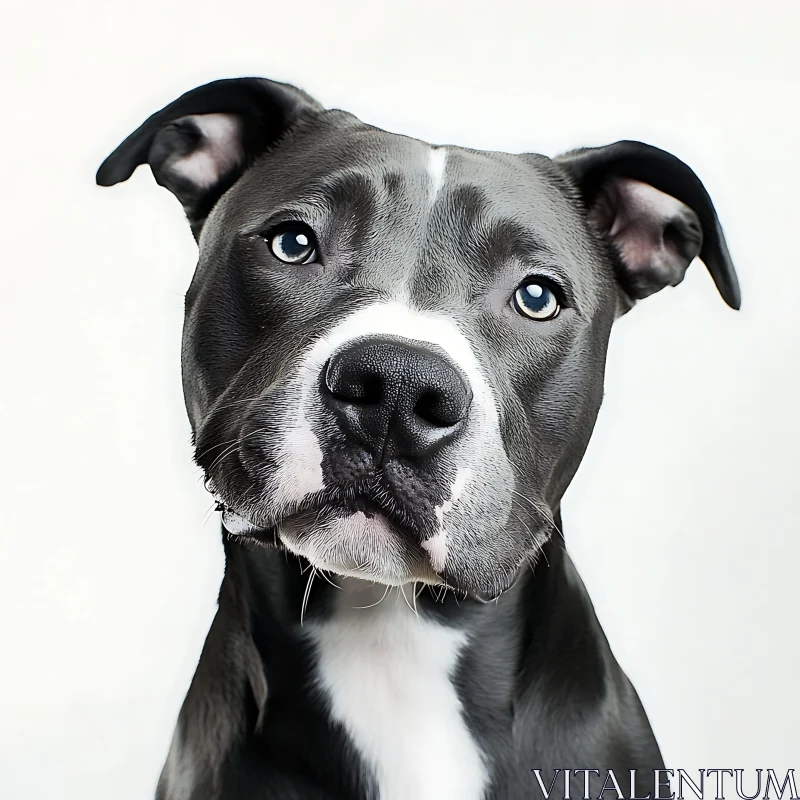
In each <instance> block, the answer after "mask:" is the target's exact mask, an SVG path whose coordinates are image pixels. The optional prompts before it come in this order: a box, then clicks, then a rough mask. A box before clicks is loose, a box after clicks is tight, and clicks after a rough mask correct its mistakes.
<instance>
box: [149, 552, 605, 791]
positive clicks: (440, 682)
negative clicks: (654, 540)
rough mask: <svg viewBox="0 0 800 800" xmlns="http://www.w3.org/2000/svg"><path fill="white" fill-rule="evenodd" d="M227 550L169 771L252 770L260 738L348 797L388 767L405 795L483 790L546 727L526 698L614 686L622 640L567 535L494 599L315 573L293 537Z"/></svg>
mask: <svg viewBox="0 0 800 800" xmlns="http://www.w3.org/2000/svg"><path fill="white" fill-rule="evenodd" d="M225 549H226V572H225V578H224V580H223V585H222V589H221V592H220V601H219V612H218V614H217V617H216V618H215V621H214V624H213V625H212V628H211V631H210V633H209V635H208V639H207V642H206V646H205V649H204V653H203V656H202V658H201V660H200V665H199V667H198V671H197V674H196V676H195V679H194V681H193V683H192V686H191V688H190V691H189V694H188V695H187V699H186V703H185V704H184V707H183V709H182V712H181V718H180V721H179V724H178V727H177V729H176V734H175V738H174V740H173V747H172V750H171V751H170V757H169V759H168V760H167V765H166V766H165V770H164V775H163V776H162V782H164V785H165V786H168V785H173V784H174V785H177V784H178V783H180V782H181V780H182V775H183V774H184V773H183V772H182V770H184V771H185V770H187V769H189V768H187V767H186V765H187V764H189V765H190V767H191V765H198V764H202V765H203V766H204V768H205V769H207V770H208V772H207V774H205V777H204V775H202V774H199V773H197V774H195V772H192V771H191V770H192V769H196V767H191V769H190V770H189V771H190V773H191V781H190V782H192V783H196V782H198V781H202V780H208V781H210V780H218V779H219V778H218V776H219V775H221V774H222V772H223V771H226V769H228V768H230V769H231V770H233V773H231V774H234V775H238V774H240V773H241V774H244V771H243V769H242V766H241V761H239V760H237V759H240V758H242V757H243V756H242V755H241V753H242V752H245V751H246V752H249V753H252V754H255V755H254V760H255V761H256V762H257V763H262V764H263V763H271V764H273V765H275V767H276V770H278V771H279V770H282V769H284V766H282V765H291V769H292V771H293V774H294V777H293V779H292V780H295V781H296V780H298V778H297V775H298V774H300V775H305V776H307V778H308V780H309V781H310V784H309V785H310V786H312V785H320V786H324V785H327V786H329V787H330V788H331V791H332V792H333V793H335V792H337V791H338V792H339V793H340V794H343V795H345V796H373V795H374V794H375V790H376V786H375V783H376V781H377V782H378V783H379V784H380V786H379V788H380V796H381V797H382V798H384V797H385V798H389V800H392V799H393V798H404V797H429V796H430V797H434V796H435V797H436V798H437V800H441V798H451V797H452V798H464V797H477V796H480V791H481V789H480V787H482V786H485V785H486V781H487V780H488V774H489V773H492V774H494V775H495V778H494V780H496V770H497V769H498V768H499V767H498V764H501V763H509V759H512V760H513V757H514V754H515V753H517V754H521V753H523V752H529V751H530V749H531V747H533V746H534V745H535V743H536V742H537V741H538V740H537V737H538V736H539V735H540V733H539V732H538V729H537V728H535V727H534V728H531V729H530V730H527V729H520V728H519V724H518V720H519V719H520V718H523V717H524V716H525V715H521V714H520V709H521V708H523V707H526V708H528V709H537V708H540V709H545V708H547V707H548V704H549V702H550V698H552V695H553V693H554V692H555V693H558V692H563V687H564V686H565V685H568V684H569V683H570V682H571V681H578V680H579V681H580V683H581V687H582V696H583V700H584V701H585V702H586V703H591V702H592V700H591V698H599V697H601V696H602V693H603V691H604V689H603V675H604V668H603V662H605V661H606V660H607V659H609V658H610V657H611V656H610V652H608V650H607V645H605V638H604V637H603V636H602V631H601V630H600V627H599V624H598V623H597V620H596V618H595V616H594V613H593V611H592V609H591V603H590V602H589V600H588V597H587V595H586V593H585V590H584V589H583V585H582V583H581V581H580V578H579V577H578V575H577V573H576V572H575V569H574V567H573V566H572V563H571V561H570V559H569V557H568V556H567V554H566V552H565V551H564V548H563V543H562V541H561V540H560V539H559V540H551V541H550V542H549V543H547V544H546V545H545V547H544V549H543V552H542V554H541V558H540V559H539V561H538V563H537V564H536V566H535V567H534V568H532V569H530V568H528V567H526V568H525V570H524V571H523V572H521V573H520V576H519V578H518V580H517V581H516V583H515V584H514V585H513V586H512V588H511V589H509V590H508V591H507V592H505V593H504V594H503V595H501V596H500V597H499V598H498V599H497V600H496V601H492V602H489V603H483V602H478V601H475V600H470V599H465V598H463V597H461V596H456V595H454V594H453V593H452V592H447V593H446V594H444V595H440V594H439V590H437V589H436V588H434V587H426V588H424V589H422V590H421V591H420V585H419V584H417V585H416V587H413V586H410V585H409V586H406V587H395V588H391V589H389V590H388V591H387V590H386V587H383V586H380V587H379V586H376V585H371V584H369V583H366V582H362V581H359V580H354V579H341V578H337V577H336V576H332V577H331V581H332V583H335V584H336V586H334V585H332V583H329V582H328V581H327V580H326V579H325V578H324V577H323V576H317V577H316V578H314V579H313V582H312V578H311V576H312V574H313V571H312V570H311V569H310V568H309V566H308V564H307V563H303V562H301V561H300V560H298V559H297V558H296V557H294V556H292V555H288V554H287V553H285V552H283V551H280V550H277V549H274V548H270V549H267V548H261V547H252V548H251V547H245V546H243V545H241V544H239V543H235V542H231V541H228V542H226V545H225ZM414 589H416V593H415V591H414ZM590 629H591V630H590ZM556 662H557V663H559V664H560V665H561V666H560V668H559V671H558V674H557V675H554V674H553V673H552V669H551V665H552V663H556ZM587 664H588V665H590V666H591V665H592V664H593V665H594V666H596V667H597V669H596V670H594V669H590V670H588V671H587ZM595 678H596V680H595ZM551 679H552V680H554V681H555V682H554V683H553V682H552V681H551ZM529 713H537V712H529ZM391 721H393V723H392V722H391ZM211 722H213V725H212V724H211ZM541 746H545V747H546V746H547V745H546V743H542V745H541ZM243 747H244V748H245V750H244V751H242V748H243ZM237 753H238V755H237ZM520 757H521V756H520ZM226 764H227V765H229V767H226ZM409 764H413V765H414V769H413V770H409V768H408V765H409ZM230 765H234V766H230ZM332 765H333V766H332ZM555 766H558V765H555ZM215 776H217V777H215ZM228 779H232V778H230V775H228V778H226V780H228ZM332 781H333V782H334V784H335V785H333V784H331V782H332ZM422 783H424V784H425V790H424V791H422V790H421V789H420V785H421V784H422ZM370 787H371V788H370ZM432 788H433V789H435V791H434V792H433V793H431V789H432ZM309 791H311V789H309ZM309 796H311V795H309Z"/></svg>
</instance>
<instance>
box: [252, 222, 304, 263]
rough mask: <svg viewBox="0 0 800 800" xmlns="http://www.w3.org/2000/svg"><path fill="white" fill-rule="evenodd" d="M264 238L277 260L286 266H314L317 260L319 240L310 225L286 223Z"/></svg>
mask: <svg viewBox="0 0 800 800" xmlns="http://www.w3.org/2000/svg"><path fill="white" fill-rule="evenodd" d="M264 238H265V239H266V241H267V243H268V244H269V248H270V250H272V254H273V255H274V256H275V258H277V259H278V260H279V261H283V262H284V263H286V264H312V263H314V262H315V261H316V260H317V240H316V237H315V236H314V231H312V230H311V228H309V227H308V225H303V224H301V223H297V222H292V223H286V224H284V225H281V226H279V227H278V228H275V229H274V230H273V231H271V232H270V233H268V234H266V235H265V236H264Z"/></svg>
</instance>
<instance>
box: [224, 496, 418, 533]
mask: <svg viewBox="0 0 800 800" xmlns="http://www.w3.org/2000/svg"><path fill="white" fill-rule="evenodd" d="M353 488H354V487H341V489H340V490H337V491H334V492H333V493H332V494H330V495H327V496H326V495H317V496H312V497H308V498H306V499H305V500H304V501H303V502H302V503H300V504H299V505H297V506H295V507H293V508H288V509H286V512H285V513H284V514H282V515H281V517H280V518H278V519H275V520H273V521H270V522H269V523H266V524H258V523H256V522H253V521H252V519H251V518H249V517H248V515H246V514H243V513H241V512H239V511H237V510H236V509H235V508H234V507H233V506H230V505H228V504H227V503H225V502H224V501H222V500H220V499H219V498H217V510H218V511H220V512H221V517H222V525H223V527H224V528H225V530H226V531H227V532H228V533H229V534H230V535H232V536H241V537H247V538H258V539H263V538H265V537H266V535H267V534H269V539H270V540H271V541H273V540H274V539H275V533H276V531H277V530H278V529H279V528H280V526H281V525H282V524H285V523H287V522H289V521H291V520H296V519H298V518H301V517H307V516H309V515H313V514H319V513H320V512H324V511H333V512H335V511H336V510H339V511H345V512H347V511H350V512H354V511H362V512H366V513H367V514H368V515H369V516H372V515H375V516H380V517H383V518H384V519H385V520H386V522H388V523H389V525H390V526H391V527H392V528H396V529H398V530H399V531H407V532H408V533H414V528H415V526H414V525H413V523H412V522H410V521H409V520H407V519H405V518H404V517H405V515H403V514H401V513H398V512H397V511H395V510H393V509H392V508H391V507H388V506H387V504H386V503H385V502H382V500H381V499H380V498H379V497H376V496H375V493H374V492H372V491H369V490H366V489H365V490H361V491H359V490H358V489H356V490H355V491H352V489H353ZM359 488H360V487H359ZM348 489H349V490H350V491H348Z"/></svg>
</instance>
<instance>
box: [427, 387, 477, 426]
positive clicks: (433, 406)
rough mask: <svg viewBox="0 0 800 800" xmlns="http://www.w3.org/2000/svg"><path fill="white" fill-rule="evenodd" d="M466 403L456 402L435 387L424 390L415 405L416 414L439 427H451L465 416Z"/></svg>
mask: <svg viewBox="0 0 800 800" xmlns="http://www.w3.org/2000/svg"><path fill="white" fill-rule="evenodd" d="M464 411H465V408H464V404H463V403H458V402H454V399H453V398H451V397H448V396H447V395H445V394H442V392H439V391H436V390H435V389H432V390H428V391H425V392H423V393H422V394H421V395H420V397H419V399H418V400H417V402H416V403H415V405H414V414H416V415H417V416H418V417H419V418H420V419H422V420H423V421H424V422H427V423H429V424H430V425H434V426H436V427H437V428H451V427H453V425H456V424H458V423H459V422H460V421H461V420H462V419H463V417H464Z"/></svg>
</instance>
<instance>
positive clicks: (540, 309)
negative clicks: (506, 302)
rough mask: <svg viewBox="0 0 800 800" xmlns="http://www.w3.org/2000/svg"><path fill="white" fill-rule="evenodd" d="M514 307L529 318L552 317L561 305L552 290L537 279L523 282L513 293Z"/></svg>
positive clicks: (542, 318)
mask: <svg viewBox="0 0 800 800" xmlns="http://www.w3.org/2000/svg"><path fill="white" fill-rule="evenodd" d="M514 308H515V309H516V311H517V312H518V313H519V314H522V315H523V316H525V317H528V318H529V319H536V320H545V319H553V317H555V316H557V315H558V312H559V311H560V310H561V306H560V305H559V303H558V298H557V297H556V295H555V293H554V292H553V290H552V289H551V288H550V287H549V286H547V284H545V283H543V282H540V281H538V280H535V279H534V280H529V281H526V282H525V283H523V284H522V285H521V286H520V287H519V289H517V291H516V292H515V293H514Z"/></svg>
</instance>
